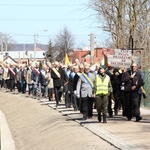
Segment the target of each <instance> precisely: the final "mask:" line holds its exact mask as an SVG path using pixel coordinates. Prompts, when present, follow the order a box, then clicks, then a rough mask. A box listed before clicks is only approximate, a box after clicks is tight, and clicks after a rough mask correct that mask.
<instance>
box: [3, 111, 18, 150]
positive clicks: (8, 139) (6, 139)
mask: <svg viewBox="0 0 150 150" xmlns="http://www.w3.org/2000/svg"><path fill="white" fill-rule="evenodd" d="M0 122H1V150H15V149H16V148H15V143H14V140H13V138H12V135H11V132H10V130H9V127H8V124H7V121H6V119H5V116H4V114H3V113H2V111H1V110H0Z"/></svg>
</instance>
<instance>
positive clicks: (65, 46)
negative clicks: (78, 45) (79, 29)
mask: <svg viewBox="0 0 150 150" xmlns="http://www.w3.org/2000/svg"><path fill="white" fill-rule="evenodd" d="M73 46H74V36H73V35H72V33H71V31H70V30H69V29H68V28H67V27H66V26H65V27H64V28H63V29H62V30H60V31H59V33H58V34H57V36H56V39H55V47H56V49H57V50H58V51H59V53H60V55H59V58H61V59H62V60H63V59H64V57H65V54H69V53H70V52H71V49H72V48H73Z"/></svg>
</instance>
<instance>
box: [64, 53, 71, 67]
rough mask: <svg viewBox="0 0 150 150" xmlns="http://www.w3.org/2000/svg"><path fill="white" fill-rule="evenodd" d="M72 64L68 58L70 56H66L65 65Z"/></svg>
mask: <svg viewBox="0 0 150 150" xmlns="http://www.w3.org/2000/svg"><path fill="white" fill-rule="evenodd" d="M69 63H70V62H69V58H68V55H67V54H66V55H65V65H68V64H69Z"/></svg>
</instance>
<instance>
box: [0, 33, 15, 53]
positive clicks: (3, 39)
mask: <svg viewBox="0 0 150 150" xmlns="http://www.w3.org/2000/svg"><path fill="white" fill-rule="evenodd" d="M14 43H15V41H14V40H13V39H12V37H11V36H9V35H8V34H4V33H2V32H0V45H2V46H3V50H4V51H5V50H7V51H10V50H11V49H12V47H13V44H14ZM1 48H2V47H1V46H0V50H1Z"/></svg>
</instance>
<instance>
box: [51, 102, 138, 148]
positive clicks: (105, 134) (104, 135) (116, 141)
mask: <svg viewBox="0 0 150 150" xmlns="http://www.w3.org/2000/svg"><path fill="white" fill-rule="evenodd" d="M48 106H49V107H51V108H53V109H55V110H58V111H59V112H60V113H61V114H62V115H64V116H68V117H69V118H71V119H72V120H74V121H76V122H77V123H79V124H80V125H81V126H83V127H85V128H86V129H87V130H89V131H91V132H92V133H93V134H95V135H96V136H98V137H100V138H101V139H103V140H105V141H106V142H108V143H110V144H111V145H113V146H114V147H116V148H118V149H120V150H129V149H135V150H140V148H138V147H136V146H135V145H131V144H130V143H128V142H127V141H125V140H124V139H122V138H120V137H119V136H116V135H114V134H112V133H111V132H109V131H107V130H105V129H103V128H102V127H97V126H96V125H93V124H92V125H91V122H93V123H97V121H96V120H94V119H90V120H89V119H87V120H85V121H83V120H82V119H81V118H82V114H80V113H79V112H76V111H72V110H73V109H72V110H71V109H69V110H70V111H69V110H68V108H64V109H63V108H62V106H60V107H59V106H58V107H57V108H56V106H55V104H54V102H52V103H48ZM73 112H75V113H73ZM88 122H89V123H88Z"/></svg>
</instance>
